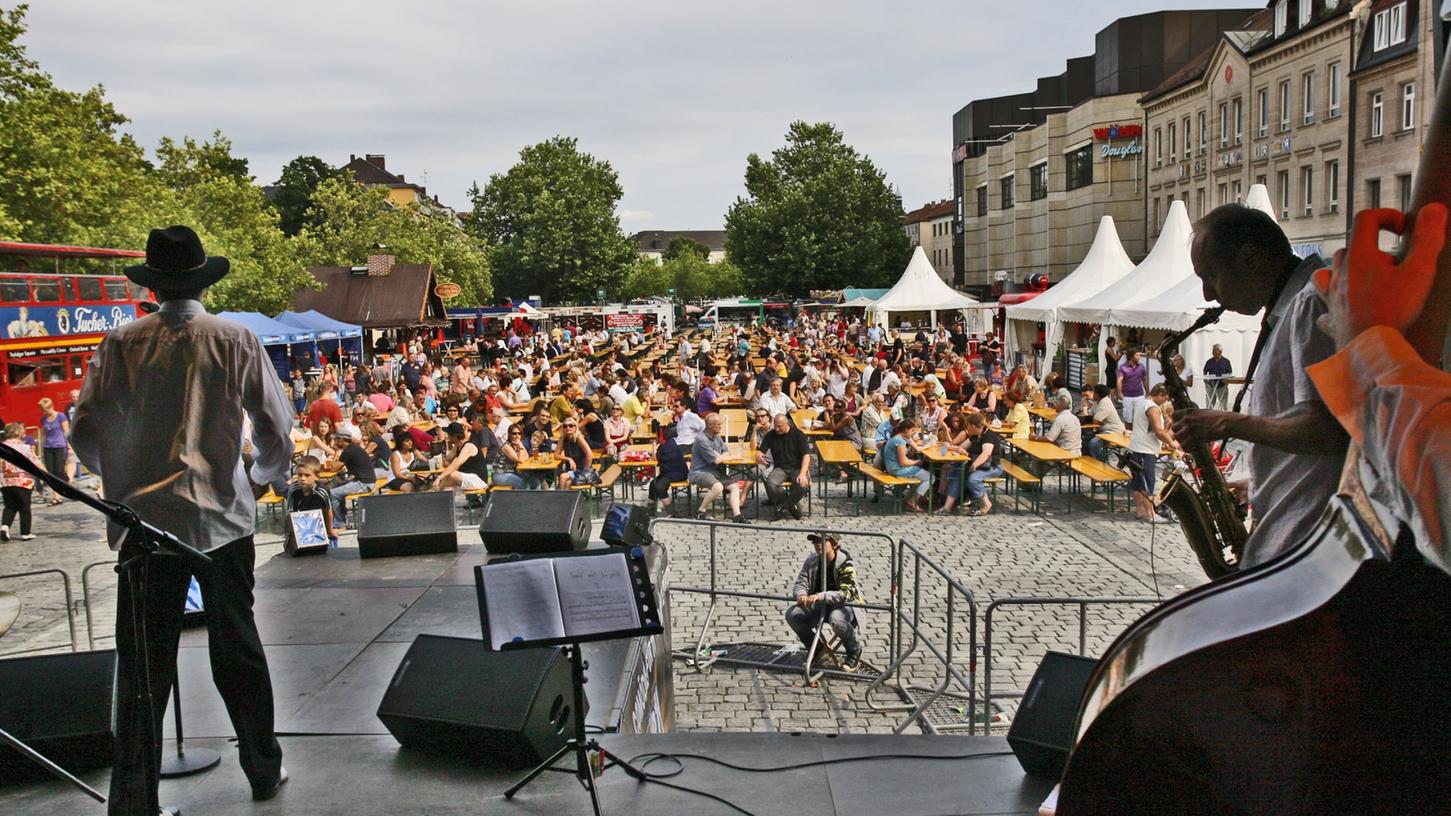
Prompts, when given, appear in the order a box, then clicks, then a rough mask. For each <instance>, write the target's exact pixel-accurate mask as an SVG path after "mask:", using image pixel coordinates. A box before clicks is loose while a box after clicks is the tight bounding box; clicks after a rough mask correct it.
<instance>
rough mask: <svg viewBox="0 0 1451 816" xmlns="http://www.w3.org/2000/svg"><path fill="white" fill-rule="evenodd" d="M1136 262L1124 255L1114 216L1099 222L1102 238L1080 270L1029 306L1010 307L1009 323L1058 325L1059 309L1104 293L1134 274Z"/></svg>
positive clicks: (1076, 269)
mask: <svg viewBox="0 0 1451 816" xmlns="http://www.w3.org/2000/svg"><path fill="white" fill-rule="evenodd" d="M1133 268H1134V262H1133V260H1132V259H1130V258H1129V254H1128V253H1127V252H1125V251H1124V245H1123V243H1122V242H1120V241H1119V237H1118V230H1117V229H1116V228H1115V227H1114V224H1113V216H1111V215H1105V216H1104V217H1103V218H1101V219H1099V222H1098V234H1096V235H1095V236H1094V237H1093V246H1091V247H1089V248H1088V254H1087V255H1085V256H1083V261H1082V262H1081V263H1079V264H1078V266H1077V267H1076V268H1074V270H1073V271H1072V272H1070V273H1068V276H1067V277H1065V278H1064V279H1063V280H1061V281H1059V282H1058V284H1057V285H1056V286H1053V287H1052V288H1050V289H1049V290H1048V291H1046V292H1044V293H1042V294H1040V295H1038V297H1036V298H1033V300H1032V301H1031V302H1029V303H1024V304H1022V305H1014V306H1009V307H1008V310H1007V314H1008V320H1028V321H1034V322H1041V323H1054V322H1056V321H1057V319H1058V307H1059V306H1064V305H1067V304H1070V303H1072V302H1073V301H1075V300H1081V299H1083V298H1085V297H1088V296H1090V295H1093V294H1095V293H1097V292H1101V291H1103V290H1104V289H1105V288H1107V287H1109V286H1111V285H1113V284H1114V283H1116V282H1118V280H1119V279H1120V278H1122V277H1123V276H1124V275H1127V274H1128V273H1129V272H1131V271H1133Z"/></svg>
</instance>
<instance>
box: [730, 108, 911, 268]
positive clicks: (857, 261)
mask: <svg viewBox="0 0 1451 816" xmlns="http://www.w3.org/2000/svg"><path fill="white" fill-rule="evenodd" d="M725 222H726V223H725V227H726V254H727V255H728V256H729V257H730V258H731V260H732V261H734V262H735V263H736V264H737V265H739V266H740V268H741V271H742V273H743V274H744V275H745V280H746V284H747V287H748V288H749V289H750V290H751V291H753V292H757V293H762V294H772V293H779V294H786V295H793V296H804V295H806V294H807V293H808V292H809V291H810V290H812V289H840V288H843V287H847V286H864V287H873V286H886V285H889V284H890V283H891V281H892V280H894V279H895V277H896V276H897V275H898V274H900V273H901V270H902V268H903V267H904V266H905V265H906V263H907V259H908V257H909V254H910V252H911V245H910V243H909V241H908V239H907V235H906V233H905V232H904V231H903V230H902V199H901V197H900V196H898V195H897V194H896V193H895V192H894V191H893V190H892V188H891V187H890V186H888V184H887V180H886V176H885V174H883V173H882V171H880V170H878V169H877V167H876V165H874V164H873V163H872V161H871V159H869V158H867V157H865V156H862V155H860V154H858V153H857V151H856V150H855V149H854V148H853V147H852V146H851V145H848V144H846V142H845V141H844V139H843V137H842V134H841V132H840V131H839V130H837V129H836V127H835V126H834V125H832V124H831V123H829V122H820V123H817V124H808V123H806V122H799V121H798V122H792V123H791V126H790V127H789V128H788V129H787V132H786V145H785V146H784V147H781V148H779V149H777V150H776V151H775V152H773V153H772V154H771V157H770V158H769V159H763V158H761V157H760V156H759V155H757V154H755V153H752V154H751V155H750V156H749V157H748V158H747V159H746V197H744V198H737V199H736V201H735V203H734V204H732V205H731V207H730V209H729V210H728V211H727V212H726V219H725Z"/></svg>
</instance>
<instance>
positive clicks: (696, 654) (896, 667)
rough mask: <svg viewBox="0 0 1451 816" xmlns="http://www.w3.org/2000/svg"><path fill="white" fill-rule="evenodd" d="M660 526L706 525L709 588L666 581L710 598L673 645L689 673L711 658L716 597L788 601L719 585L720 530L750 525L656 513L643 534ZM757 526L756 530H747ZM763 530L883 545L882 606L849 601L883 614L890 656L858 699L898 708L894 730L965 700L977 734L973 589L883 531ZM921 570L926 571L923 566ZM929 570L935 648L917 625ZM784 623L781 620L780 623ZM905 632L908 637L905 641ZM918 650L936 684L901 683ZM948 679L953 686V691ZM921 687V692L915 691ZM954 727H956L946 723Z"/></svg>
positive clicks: (758, 663)
mask: <svg viewBox="0 0 1451 816" xmlns="http://www.w3.org/2000/svg"><path fill="white" fill-rule="evenodd" d="M663 524H671V525H684V526H695V527H702V528H705V529H706V531H707V536H708V539H707V541H708V547H709V551H708V557H709V574H710V581H709V586H705V587H694V586H677V585H676V584H675V583H674V582H673V581H672V582H671V584H670V587H669V592H671V593H676V592H679V593H692V594H699V595H706V596H708V597H709V598H710V605H709V606H708V607H707V609H706V613H705V619H704V620H703V621H702V622H701V625H700V631H699V633H698V634H697V636H696V638H695V639H694V645H693V647H692V648H691V649H690V650H688V651H687V650H683V649H676V650H675V652H674V656H675V657H676V658H678V659H680V660H682V661H683V662H684V663H685V664H686V665H687V666H689V667H691V668H693V669H694V670H695V671H697V672H699V671H702V670H703V669H704V668H706V667H707V666H709V665H710V664H711V663H713V662H714V658H712V659H710V660H703V659H702V657H701V655H702V650H703V648H704V646H705V644H706V642H707V640H708V638H709V635H710V631H711V627H712V624H713V623H714V621H715V616H716V611H717V603H718V601H719V600H720V599H721V598H744V599H748V600H758V601H772V602H775V603H777V604H785V605H789V604H791V603H793V602H795V600H796V599H795V598H792V597H790V596H788V595H785V594H773V593H763V592H747V591H742V590H736V589H726V588H722V586H721V583H722V582H721V575H720V569H719V562H718V559H717V544H718V543H719V530H720V529H721V528H727V529H729V530H730V531H731V532H733V533H737V534H744V533H749V532H750V531H751V530H752V529H753V528H743V527H740V526H739V525H735V524H729V523H726V522H716V521H696V520H691V519H674V518H657V519H654V520H652V521H651V523H650V532H651V534H652V535H654V534H655V532H656V530H657V528H658V527H659V526H660V525H663ZM754 529H757V530H759V529H761V528H754ZM768 529H769V532H770V533H772V534H775V533H832V534H835V535H838V536H841V537H842V538H843V539H852V540H876V541H880V542H882V543H883V545H884V547H883V548H884V549H885V554H886V556H887V560H888V562H889V569H888V576H889V580H890V590H889V593H888V601H887V603H862V604H849V605H848V606H850V607H851V608H853V609H861V610H873V611H878V612H885V613H887V615H888V621H889V625H888V627H887V632H888V634H887V640H888V643H887V651H888V654H889V660H888V663H887V665H886V666H885V667H884V668H882V669H881V670H880V671H879V672H878V673H877V674H876V676H874V677H873V678H872V679H871V682H870V683H869V684H868V685H867V687H866V690H865V701H866V704H867V706H868V707H870V708H871V709H872V710H874V711H883V712H897V711H901V712H905V716H904V717H903V719H901V720H900V721H899V722H898V723H897V725H896V726H895V727H894V729H893V730H894V732H895V733H901V732H902V731H903V730H905V729H906V728H907V727H908V726H909V725H911V724H912V723H913V722H919V723H920V724H921V725H922V727H923V728H924V730H927V731H929V732H932V731H937V730H939V728H940V726H936V725H934V724H932V723H930V722H929V721H928V720H927V719H926V712H927V711H928V708H929V706H931V705H933V704H934V703H936V702H937V701H939V700H941V699H942V698H944V697H948V698H951V699H954V700H959V701H962V702H963V703H965V705H964V706H962V708H963V709H965V713H966V729H967V731H968V733H976V730H977V721H978V713H977V700H978V697H977V693H976V687H975V684H976V672H977V665H976V662H977V661H976V651H977V603H976V600H975V599H974V597H973V594H972V592H971V591H970V590H968V589H967V588H966V587H965V586H963V585H962V584H961V583H960V582H959V581H957V580H956V579H955V578H953V577H952V575H951V574H950V573H949V572H948V571H947V570H946V569H945V568H943V567H942V566H941V565H940V564H938V563H937V562H936V561H934V560H933V559H932V558H931V557H930V556H928V555H926V554H925V553H923V552H922V551H921V550H919V549H917V548H916V547H915V546H913V545H912V544H910V543H909V542H907V541H903V540H893V538H892V537H891V536H890V535H887V534H885V533H874V532H868V531H861V530H844V529H837V528H833V527H827V526H824V525H823V526H819V527H805V526H802V527H776V526H772V527H770V528H768ZM656 543H657V544H662V546H668V544H666V543H665V542H661V541H660V540H659V537H658V536H656ZM854 555H855V556H856V557H857V558H858V560H861V558H862V551H861V550H857V551H856V552H855V553H854ZM924 568H925V569H924ZM932 575H936V576H938V577H940V578H941V579H942V581H943V582H944V590H943V594H942V596H940V600H939V596H935V595H934V596H932V597H930V598H929V603H930V606H929V611H931V610H934V609H944V610H945V611H946V616H947V617H946V623H945V627H946V629H945V632H946V633H945V640H946V644H945V646H939V645H938V644H937V643H936V642H934V641H933V639H932V638H931V637H930V636H929V635H928V633H926V632H925V631H924V626H923V623H922V607H923V603H922V601H923V597H924V593H923V591H922V584H923V578H924V576H925V577H928V578H929V579H930V578H931V576H932ZM964 612H965V613H966V615H967V626H966V629H967V632H968V641H967V644H966V649H965V650H963V649H962V648H961V647H960V646H959V645H958V644H957V642H956V641H957V640H958V639H959V634H958V633H959V631H960V629H959V626H958V622H957V617H958V616H959V614H961V613H964ZM783 626H784V623H783ZM908 636H910V640H907V638H908ZM919 647H920V648H921V649H923V650H924V651H925V652H926V653H928V654H929V655H930V656H931V657H932V658H935V660H936V662H937V663H938V664H939V665H940V666H941V675H940V681H939V682H937V684H936V685H935V686H932V687H925V688H924V687H920V686H912V685H908V684H907V683H905V682H904V679H903V676H902V667H903V666H904V664H905V663H906V662H907V660H908V658H910V657H911V656H912V655H913V654H914V653H916V652H917V650H918V649H919ZM964 653H965V654H966V655H967V664H966V667H965V672H964V667H959V666H958V665H955V664H956V662H957V661H958V660H959V659H960V658H961V655H962V654H964ZM730 662H731V663H733V664H736V665H744V666H750V667H753V668H762V669H779V668H780V666H779V665H776V664H769V663H764V662H761V661H754V660H748V659H741V658H733V659H731V660H730ZM802 671H803V674H804V675H805V676H806V677H807V678H809V677H810V673H811V669H810V665H809V662H808V664H807V665H805V666H803V669H802ZM954 681H955V682H956V684H957V688H956V689H952V685H953V683H954ZM884 688H885V689H890V690H891V691H894V692H895V693H896V694H897V697H898V698H899V700H900V701H901V702H896V703H882V702H878V701H877V700H874V699H873V698H872V694H873V692H875V691H877V690H879V689H884ZM922 692H925V693H926V694H925V697H924V696H922ZM951 727H953V728H957V727H961V726H951Z"/></svg>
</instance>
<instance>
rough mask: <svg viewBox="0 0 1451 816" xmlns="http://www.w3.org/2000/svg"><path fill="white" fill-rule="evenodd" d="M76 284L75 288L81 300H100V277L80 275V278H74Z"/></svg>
mask: <svg viewBox="0 0 1451 816" xmlns="http://www.w3.org/2000/svg"><path fill="white" fill-rule="evenodd" d="M76 284H77V290H78V291H79V292H80V294H81V300H82V301H83V302H84V301H88V300H100V299H101V279H100V278H93V277H89V276H87V277H82V278H77V279H76Z"/></svg>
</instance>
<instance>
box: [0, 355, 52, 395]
mask: <svg viewBox="0 0 1451 816" xmlns="http://www.w3.org/2000/svg"><path fill="white" fill-rule="evenodd" d="M6 369H7V370H6V372H5V373H6V375H7V376H8V377H9V380H10V385H11V387H12V388H30V387H32V386H36V385H41V384H43V383H55V382H64V381H65V378H66V376H65V374H66V369H65V358H64V357H32V358H30V359H29V360H24V361H15V362H12V363H10V365H8V366H6Z"/></svg>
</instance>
